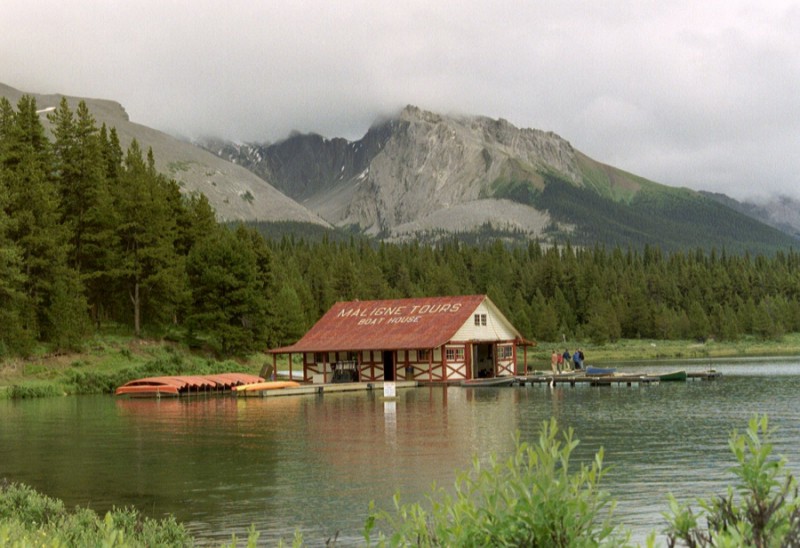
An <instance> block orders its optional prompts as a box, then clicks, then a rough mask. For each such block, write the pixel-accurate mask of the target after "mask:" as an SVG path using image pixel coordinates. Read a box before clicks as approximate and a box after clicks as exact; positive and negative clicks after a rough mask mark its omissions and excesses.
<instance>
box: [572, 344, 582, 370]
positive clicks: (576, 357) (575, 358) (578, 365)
mask: <svg viewBox="0 0 800 548" xmlns="http://www.w3.org/2000/svg"><path fill="white" fill-rule="evenodd" d="M572 363H574V364H575V369H582V368H583V359H582V358H581V351H580V349H578V350H576V351H575V354H573V355H572Z"/></svg>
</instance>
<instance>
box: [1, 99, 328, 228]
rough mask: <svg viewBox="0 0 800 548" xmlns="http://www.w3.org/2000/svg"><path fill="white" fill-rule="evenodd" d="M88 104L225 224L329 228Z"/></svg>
mask: <svg viewBox="0 0 800 548" xmlns="http://www.w3.org/2000/svg"><path fill="white" fill-rule="evenodd" d="M23 93H27V92H22V91H19V90H16V89H14V88H11V87H9V86H6V85H3V84H0V96H4V97H6V98H8V100H9V101H10V102H11V104H12V105H15V106H16V104H17V101H19V98H20V97H21V96H22V95H23ZM27 94H28V95H31V96H33V97H34V98H35V99H36V104H37V107H38V108H39V109H40V111H47V110H48V109H51V108H53V107H55V106H57V105H58V103H59V102H60V101H61V97H62V96H61V95H58V94H54V95H42V94H35V93H27ZM81 99H82V98H80V97H67V101H68V102H69V104H70V108H72V109H73V110H75V108H76V107H77V105H78V103H79V101H80V100H81ZM83 100H85V101H86V104H87V106H88V107H89V110H90V112H91V113H92V115H93V116H94V118H95V120H96V121H97V125H98V126H100V125H101V124H103V123H105V124H106V126H108V127H116V129H117V133H118V135H119V139H120V143H121V145H122V147H123V149H125V148H127V147H128V145H129V144H130V142H131V141H132V140H133V139H136V140H137V141H138V142H139V144H140V145H141V148H142V150H145V151H146V150H147V149H148V147H152V148H153V152H154V154H155V159H156V168H157V169H158V170H159V171H160V172H162V173H164V174H166V175H168V176H170V177H172V178H174V179H175V180H176V181H178V183H179V184H180V185H181V188H182V189H183V190H184V191H185V192H202V193H203V194H205V195H206V196H207V197H208V199H209V202H210V203H211V205H212V206H214V208H215V209H216V211H217V215H218V217H219V218H220V219H224V220H259V219H260V220H269V221H293V222H301V223H312V224H316V225H323V226H329V225H328V223H327V222H326V221H324V220H322V219H321V218H320V217H319V216H318V215H316V214H315V213H312V212H311V211H309V210H308V209H306V208H304V207H302V206H300V205H299V204H297V203H296V202H295V201H294V200H291V199H289V198H287V197H286V196H284V195H283V194H281V193H280V192H278V191H277V190H276V189H275V188H274V187H272V186H271V185H269V184H268V183H266V182H265V181H264V180H263V179H261V178H259V177H258V176H256V175H255V174H254V173H252V172H250V171H248V170H247V169H244V168H243V167H241V166H237V165H234V164H232V163H230V162H227V161H224V160H223V159H221V158H219V157H218V156H215V155H214V154H211V153H209V152H208V151H205V150H202V149H200V148H198V147H196V146H194V145H192V144H191V143H187V142H184V141H180V140H178V139H176V138H174V137H171V136H169V135H167V134H165V133H162V132H160V131H157V130H154V129H151V128H149V127H146V126H143V125H140V124H135V123H133V122H131V121H130V120H129V118H128V114H127V113H126V112H125V109H124V108H123V107H122V105H120V104H119V103H116V102H114V101H107V100H101V99H83ZM41 119H42V121H43V122H44V124H45V127H49V122H48V120H47V117H46V115H45V112H42V115H41Z"/></svg>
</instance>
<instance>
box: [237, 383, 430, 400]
mask: <svg viewBox="0 0 800 548" xmlns="http://www.w3.org/2000/svg"><path fill="white" fill-rule="evenodd" d="M384 384H385V383H384V382H383V381H375V382H340V383H327V384H303V385H301V386H298V387H296V388H279V389H277V390H253V391H248V392H237V393H236V395H237V397H245V398H253V397H255V398H272V397H276V396H304V395H309V394H330V393H335V392H358V391H361V392H366V391H371V390H376V391H379V392H380V393H381V394H382V393H383V386H384ZM394 385H395V388H396V389H397V390H400V389H402V388H414V387H416V386H418V385H419V383H418V382H417V381H395V383H394Z"/></svg>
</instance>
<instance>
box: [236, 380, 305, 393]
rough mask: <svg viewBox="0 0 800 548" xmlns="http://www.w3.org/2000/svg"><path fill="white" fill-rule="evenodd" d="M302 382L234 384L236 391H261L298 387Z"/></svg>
mask: <svg viewBox="0 0 800 548" xmlns="http://www.w3.org/2000/svg"><path fill="white" fill-rule="evenodd" d="M298 386H300V383H299V382H297V381H265V382H256V383H253V384H243V385H241V386H234V387H233V389H234V390H235V391H236V392H260V391H262V390H279V389H281V388H297V387H298Z"/></svg>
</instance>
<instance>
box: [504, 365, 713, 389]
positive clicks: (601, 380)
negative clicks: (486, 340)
mask: <svg viewBox="0 0 800 548" xmlns="http://www.w3.org/2000/svg"><path fill="white" fill-rule="evenodd" d="M721 376H722V374H721V373H720V372H718V371H714V370H713V369H712V370H708V371H688V372H687V373H686V379H687V380H706V381H708V380H715V379H718V378H720V377H721ZM517 380H518V381H519V384H520V385H522V386H525V385H526V384H529V385H534V384H550V385H554V386H555V385H564V384H566V385H569V386H576V385H578V384H588V385H589V386H611V385H625V386H633V385H635V384H637V385H651V384H659V383H660V382H662V381H661V378H660V376H659V374H658V373H614V374H611V375H587V374H585V373H576V372H571V373H562V374H560V375H553V374H552V373H539V374H535V375H527V376H519V377H517Z"/></svg>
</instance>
